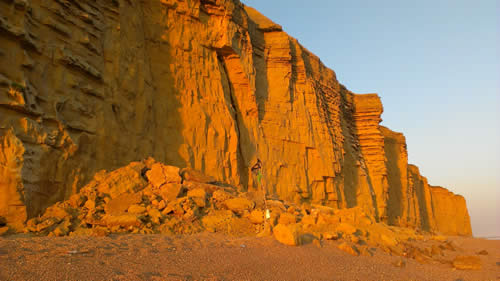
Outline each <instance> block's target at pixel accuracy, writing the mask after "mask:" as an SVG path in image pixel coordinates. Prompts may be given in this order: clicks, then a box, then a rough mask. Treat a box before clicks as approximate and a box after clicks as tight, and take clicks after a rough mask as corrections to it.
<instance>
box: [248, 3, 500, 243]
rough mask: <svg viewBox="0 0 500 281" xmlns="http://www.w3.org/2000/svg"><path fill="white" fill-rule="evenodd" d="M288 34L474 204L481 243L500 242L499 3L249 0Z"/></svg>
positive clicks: (427, 167)
mask: <svg viewBox="0 0 500 281" xmlns="http://www.w3.org/2000/svg"><path fill="white" fill-rule="evenodd" d="M243 3H244V4H246V5H249V6H252V7H254V8H256V9H257V10H259V11H260V12H261V13H262V14H264V15H265V16H267V17H268V18H270V19H271V20H273V21H274V22H276V23H278V24H280V25H281V26H282V27H283V29H284V30H285V31H286V32H287V33H288V34H289V35H291V36H292V37H295V38H297V39H298V40H299V42H300V43H301V44H302V45H303V46H305V47H306V48H307V49H308V50H310V51H311V52H313V53H314V54H316V55H317V56H319V57H320V58H321V61H322V62H323V63H324V64H325V65H326V66H328V67H329V68H331V69H333V70H334V71H335V73H336V74H337V79H338V80H339V81H340V83H342V84H343V85H345V86H346V87H347V88H348V89H349V90H351V91H352V92H355V93H378V94H379V96H380V97H381V99H382V103H383V105H384V113H383V115H382V119H383V121H382V125H384V126H387V127H389V128H391V129H392V130H395V131H399V132H403V133H404V134H405V136H406V140H407V145H408V157H409V162H410V163H411V164H416V165H417V166H419V168H420V171H421V173H422V174H423V175H424V176H425V177H427V178H428V180H429V183H430V184H431V185H440V186H444V187H446V188H448V189H449V190H451V191H452V192H454V193H458V194H461V195H463V196H464V197H465V199H466V200H467V206H468V208H469V213H470V215H471V221H472V230H473V234H474V236H477V237H485V236H500V207H499V206H498V205H500V50H499V48H500V47H499V46H500V4H499V3H500V2H499V1H498V0H475V1H471V0H420V1H400V0H379V1H372V0H351V1H343V0H311V1H304V0H243Z"/></svg>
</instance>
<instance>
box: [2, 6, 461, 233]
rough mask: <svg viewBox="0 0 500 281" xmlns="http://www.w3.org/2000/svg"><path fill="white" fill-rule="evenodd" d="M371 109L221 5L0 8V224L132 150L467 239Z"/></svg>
mask: <svg viewBox="0 0 500 281" xmlns="http://www.w3.org/2000/svg"><path fill="white" fill-rule="evenodd" d="M381 113H382V104H381V102H380V99H379V97H378V96H377V95H376V94H370V95H355V94H353V93H351V92H349V91H348V90H347V89H345V87H343V86H342V85H341V84H339V82H338V81H337V79H336V75H335V73H334V72H333V71H332V70H330V69H328V68H326V67H325V66H324V65H323V64H322V63H321V61H320V60H319V58H317V57H316V56H315V55H313V54H311V53H310V52H309V51H307V50H306V49H305V48H304V47H303V46H301V45H300V44H299V43H298V42H297V40H295V39H294V38H291V37H290V36H288V35H287V34H286V33H285V32H283V31H282V28H281V26H279V25H277V24H275V23H273V22H272V21H271V20H269V19H267V18H265V17H264V16H262V15H261V14H260V13H259V12H257V11H256V10H254V9H252V8H250V7H245V6H243V5H242V4H241V3H239V2H238V1H236V0H234V1H219V0H210V1H209V0H189V1H179V0H161V1H159V0H155V1H70V2H62V1H36V0H33V1H1V2H0V116H1V118H0V143H1V144H3V145H2V146H0V148H1V151H0V156H1V155H6V156H5V157H1V158H0V164H1V165H0V167H2V170H0V172H1V174H2V175H4V174H5V175H8V176H5V177H4V176H3V177H2V180H0V194H1V196H2V198H0V216H4V217H6V218H7V219H8V220H9V221H10V222H19V221H22V220H24V217H25V216H26V215H24V216H23V215H21V216H20V217H15V216H12V213H13V210H17V209H19V208H20V209H22V210H26V212H27V215H28V216H29V217H31V216H34V215H37V214H39V213H40V212H41V211H42V210H43V209H44V208H46V207H47V206H48V205H50V204H52V203H54V202H56V201H60V200H62V199H65V198H68V197H69V196H70V195H71V194H73V193H75V192H76V191H77V190H78V189H79V188H81V187H82V186H83V185H84V184H85V183H87V182H88V181H89V180H90V178H91V177H92V176H93V174H94V173H95V172H97V171H98V170H101V169H107V170H111V169H115V168H117V167H119V166H123V165H126V164H127V163H129V162H131V161H134V160H140V159H143V158H146V157H148V156H153V157H154V158H155V159H157V160H159V161H162V162H165V163H168V164H171V165H176V166H189V167H192V168H195V169H198V170H201V171H203V172H204V173H206V174H208V175H211V176H213V177H214V178H216V179H217V180H220V181H224V182H229V183H231V184H233V185H236V186H238V187H239V188H240V189H241V190H254V189H257V188H259V187H258V185H257V183H256V182H255V180H254V178H253V177H252V174H251V173H250V169H249V167H251V166H252V165H253V164H254V163H255V162H256V159H257V158H258V159H260V160H262V162H263V169H262V173H263V175H264V176H263V183H264V185H265V188H266V189H267V190H268V191H269V192H270V193H272V194H275V195H277V196H279V197H280V198H282V199H286V200H290V201H294V202H297V203H300V202H307V203H314V204H323V205H327V206H331V207H334V208H350V207H355V206H360V207H361V208H362V209H363V210H364V211H365V212H366V213H367V214H369V215H371V216H373V217H374V218H376V219H378V220H380V221H384V222H388V223H390V224H395V225H403V226H411V227H415V228H422V229H424V230H428V231H443V232H447V233H452V234H454V233H458V234H470V223H469V221H468V219H467V220H463V221H453V222H451V221H448V222H447V221H446V219H443V217H442V216H446V215H447V214H448V213H446V212H447V210H453V209H459V210H464V216H465V215H467V209H466V206H465V201H464V200H463V198H462V200H458V199H455V197H456V196H455V195H453V194H452V193H442V192H433V191H432V190H433V189H429V187H428V185H427V182H426V181H422V180H421V176H420V175H419V174H418V173H413V172H410V170H407V169H409V168H408V167H407V157H406V145H405V143H404V137H402V136H401V137H402V139H401V137H396V138H395V137H394V136H393V134H396V133H391V132H390V130H388V129H385V128H382V127H380V126H379V122H380V121H381V118H380V115H381ZM403 148H404V149H403ZM16 159H17V160H16ZM4 167H7V168H4ZM426 186H427V187H426ZM434 194H436V195H434ZM434 198H438V199H434ZM460 198H461V197H460ZM440 202H447V203H446V205H447V206H448V205H449V206H450V207H449V209H448V207H446V208H444V209H443V208H442V207H438V206H441V205H440V204H441V203H440ZM436 209H439V211H437V212H436V211H435V210H436ZM433 210H434V211H433ZM436 216H440V217H439V218H436ZM467 218H468V215H467ZM434 221H435V222H434Z"/></svg>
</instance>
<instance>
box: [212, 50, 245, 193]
mask: <svg viewBox="0 0 500 281" xmlns="http://www.w3.org/2000/svg"><path fill="white" fill-rule="evenodd" d="M223 51H227V50H219V49H217V50H216V53H217V60H218V62H219V68H220V71H221V75H222V76H223V79H224V80H225V81H226V82H227V86H228V93H227V95H228V97H229V99H228V102H229V106H228V108H229V111H230V112H231V113H232V114H231V115H232V117H233V120H234V124H235V131H236V135H237V136H238V149H237V156H238V170H239V171H240V183H242V184H243V186H244V188H248V174H247V173H246V172H245V171H243V169H245V167H247V164H246V163H245V160H244V157H243V148H242V140H241V129H240V123H241V124H243V120H241V118H240V117H239V114H241V112H240V110H239V108H238V105H237V104H236V102H235V99H236V96H235V94H234V84H233V83H232V81H231V79H230V76H229V72H228V69H227V65H226V62H225V56H224V54H223Z"/></svg>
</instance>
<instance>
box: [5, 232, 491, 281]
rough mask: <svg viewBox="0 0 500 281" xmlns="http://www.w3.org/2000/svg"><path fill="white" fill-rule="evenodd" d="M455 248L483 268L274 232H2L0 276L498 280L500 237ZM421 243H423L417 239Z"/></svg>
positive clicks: (462, 241) (458, 241)
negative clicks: (282, 237)
mask: <svg viewBox="0 0 500 281" xmlns="http://www.w3.org/2000/svg"><path fill="white" fill-rule="evenodd" d="M450 239H451V240H452V241H453V242H454V243H455V245H457V247H458V249H459V250H458V251H444V256H443V259H448V260H451V259H453V258H454V256H456V255H459V254H469V255H477V253H478V252H479V251H481V250H486V251H487V253H488V254H487V255H484V253H483V255H477V256H479V257H480V258H481V261H482V269H481V270H471V271H463V270H456V269H454V268H453V267H452V266H451V264H449V263H446V262H437V261H432V262H430V263H428V264H420V263H418V262H417V261H415V260H413V259H407V258H404V257H399V256H391V255H390V254H387V253H385V252H383V251H381V250H380V249H378V250H374V253H373V256H351V255H349V254H346V253H344V252H342V251H340V250H339V249H338V248H337V244H338V242H336V241H326V242H323V243H322V245H321V247H319V246H318V245H313V244H309V245H303V246H299V247H292V246H285V245H282V244H280V243H278V242H277V241H275V240H274V239H272V238H255V237H243V238H241V237H228V236H224V235H218V234H209V233H201V234H196V235H189V236H175V237H170V236H163V235H111V236H108V237H62V238H55V237H27V236H22V235H21V236H10V237H3V238H0V280H455V281H458V280H500V241H498V240H497V241H493V240H484V239H473V238H463V237H453V238H450ZM422 243H425V242H422Z"/></svg>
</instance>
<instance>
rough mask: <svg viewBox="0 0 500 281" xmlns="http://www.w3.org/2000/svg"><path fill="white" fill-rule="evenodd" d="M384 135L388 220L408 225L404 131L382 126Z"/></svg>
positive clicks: (396, 223)
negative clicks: (395, 130)
mask: <svg viewBox="0 0 500 281" xmlns="http://www.w3.org/2000/svg"><path fill="white" fill-rule="evenodd" d="M380 130H381V132H382V134H383V135H384V150H385V158H386V162H385V163H386V167H387V183H388V202H387V220H388V223H389V224H391V225H399V226H408V212H409V209H408V208H409V201H408V200H409V198H411V196H408V151H407V149H406V138H405V136H404V135H403V134H402V133H398V132H394V131H392V130H390V129H388V128H386V127H384V126H380Z"/></svg>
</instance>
